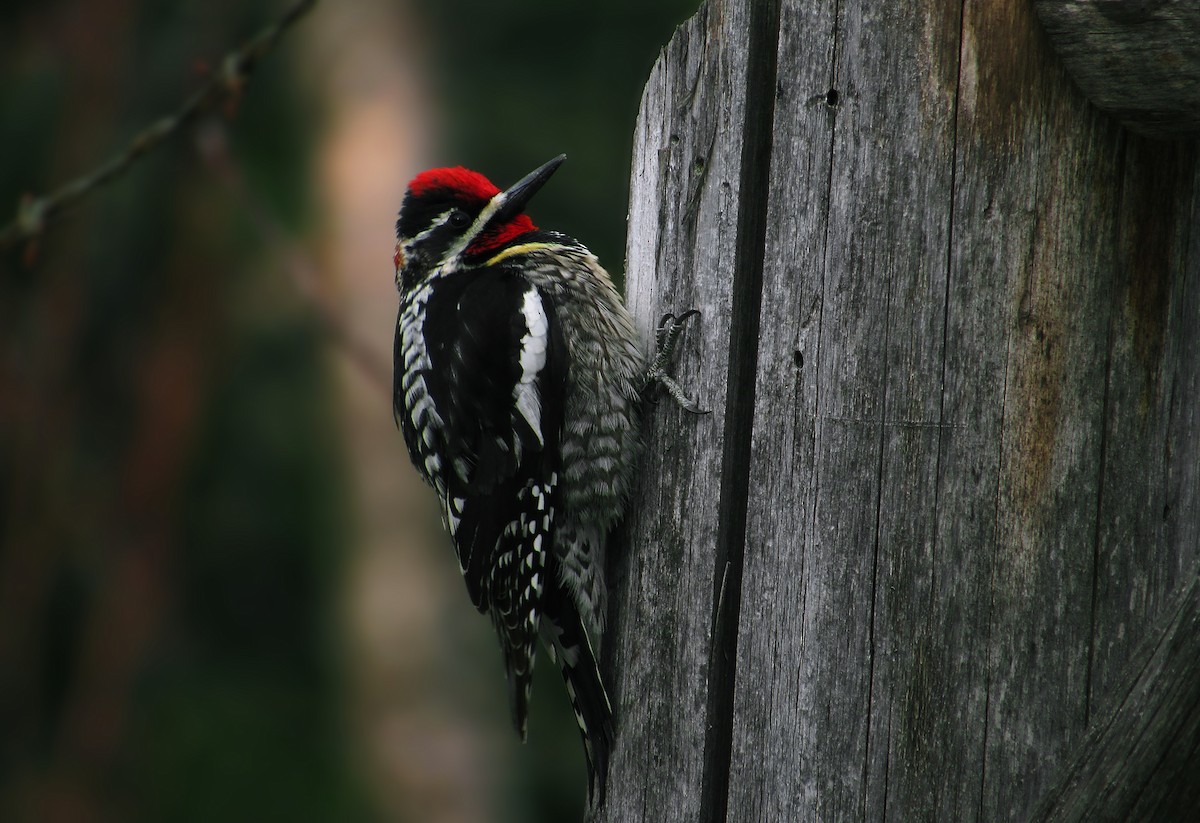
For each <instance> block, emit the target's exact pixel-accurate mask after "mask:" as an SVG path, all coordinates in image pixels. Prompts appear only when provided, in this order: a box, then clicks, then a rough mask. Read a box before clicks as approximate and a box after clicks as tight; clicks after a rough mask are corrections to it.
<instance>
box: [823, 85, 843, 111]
mask: <svg viewBox="0 0 1200 823" xmlns="http://www.w3.org/2000/svg"><path fill="white" fill-rule="evenodd" d="M840 99H841V95H839V94H838V90H837V89H830V90H829V91H827V92H825V105H827V106H829V107H830V108H833V107H834V106H836V105H837V104H838V100H840Z"/></svg>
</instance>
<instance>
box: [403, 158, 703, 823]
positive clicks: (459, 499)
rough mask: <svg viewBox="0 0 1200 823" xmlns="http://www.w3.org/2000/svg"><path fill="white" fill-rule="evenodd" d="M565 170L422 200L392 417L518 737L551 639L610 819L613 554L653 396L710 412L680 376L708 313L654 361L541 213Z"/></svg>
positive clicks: (592, 797)
mask: <svg viewBox="0 0 1200 823" xmlns="http://www.w3.org/2000/svg"><path fill="white" fill-rule="evenodd" d="M564 159H565V155H560V156H559V157H556V158H554V159H553V160H551V161H550V162H548V163H546V164H545V165H543V166H541V167H540V168H538V169H537V170H535V171H533V172H532V173H530V174H528V175H526V176H525V177H524V178H522V179H521V180H520V181H518V182H517V183H516V184H515V185H513V186H511V187H510V188H508V189H506V190H504V191H501V190H500V189H498V188H497V187H496V186H495V185H493V184H492V183H491V182H490V181H489V180H488V179H487V178H486V177H484V176H483V175H482V174H479V173H478V172H474V171H470V170H468V169H464V168H461V167H456V168H439V169H431V170H429V171H425V172H422V173H421V174H418V175H417V176H416V177H414V178H413V180H412V181H411V182H410V183H409V184H408V188H407V191H406V192H405V195H404V201H403V205H402V206H401V209H400V214H399V218H398V220H397V221H396V238H397V242H396V253H395V258H394V263H395V270H396V287H397V290H398V291H399V293H400V309H399V315H398V318H397V321H396V337H395V349H394V357H395V373H394V385H393V411H394V414H395V416H396V420H397V423H398V425H399V427H400V429H401V430H402V432H403V434H404V441H405V444H406V445H407V447H408V453H409V457H410V458H411V459H412V461H413V464H414V465H415V466H416V468H417V470H418V471H419V472H420V474H421V475H422V477H423V478H424V479H425V481H426V482H427V483H428V484H429V485H430V486H432V487H433V490H434V491H435V493H436V495H437V498H438V501H439V503H440V511H441V515H442V521H443V524H444V525H445V527H446V530H447V531H448V532H449V534H450V538H451V541H452V542H453V544H454V548H455V550H456V552H457V555H458V563H459V568H460V570H461V571H462V574H463V577H464V579H465V581H466V585H467V591H468V593H469V595H470V597H471V602H472V603H473V604H474V605H475V607H476V608H477V609H478V610H479V611H480V612H482V613H485V614H488V615H490V616H491V619H492V622H493V624H494V626H495V629H496V633H497V635H498V636H499V640H500V646H501V651H502V653H503V658H504V664H505V668H506V670H507V675H508V687H509V703H510V707H511V710H512V716H513V723H514V725H515V726H516V729H517V733H518V734H519V735H520V737H521V739H522V740H524V739H525V736H526V720H527V706H528V701H529V695H530V688H531V685H532V680H531V677H532V670H533V662H534V654H535V643H536V640H537V639H538V638H539V637H540V638H541V640H542V643H543V645H544V646H545V648H546V650H547V652H548V654H549V656H550V658H551V660H552V661H553V662H554V663H555V664H556V665H557V666H558V667H559V668H560V669H561V672H562V675H563V678H564V680H565V681H566V687H567V692H568V695H569V696H570V699H571V705H572V708H573V709H574V711H575V718H576V721H577V722H578V724H579V729H580V733H581V735H582V737H583V747H584V754H585V757H586V760H587V766H588V803H589V806H590V807H594V806H595V803H596V800H597V797H599V799H600V800H602V799H603V795H604V786H605V781H606V776H607V770H608V754H609V749H610V746H611V743H612V738H613V725H612V709H611V706H610V704H609V700H608V695H607V693H606V691H605V688H604V684H603V681H602V680H601V676H600V671H599V667H598V665H597V659H598V649H599V643H600V640H601V636H602V633H603V630H604V623H605V613H606V585H605V578H604V569H605V557H604V552H605V542H606V539H607V536H608V533H609V531H610V530H611V529H612V528H613V526H614V525H615V524H616V522H617V521H618V520H619V518H620V516H621V513H622V509H623V507H624V505H625V501H626V498H627V496H628V494H629V490H630V487H631V484H632V481H633V473H634V469H635V467H636V463H637V457H638V451H639V446H640V444H639V431H638V429H639V417H640V404H641V400H642V396H643V394H644V393H645V392H646V391H647V390H648V389H649V388H650V386H651V385H653V384H656V383H657V384H661V385H662V386H664V387H665V388H666V389H667V390H668V392H669V393H670V394H671V396H672V397H674V398H675V399H676V401H678V402H679V403H681V404H682V405H683V406H684V407H685V408H687V409H688V410H690V411H693V412H699V411H700V410H699V408H698V407H697V406H696V404H695V403H693V402H692V401H690V400H688V398H687V397H686V396H685V395H684V393H683V391H682V390H681V389H680V387H679V386H678V384H677V383H675V381H674V380H673V379H672V378H671V377H670V376H669V374H668V373H667V371H666V367H667V365H668V364H669V362H670V359H671V356H672V352H673V350H674V348H675V345H676V341H677V338H678V335H679V334H680V332H681V331H682V329H683V327H684V325H685V324H686V322H687V320H688V319H689V318H690V317H691V316H693V315H695V314H696V312H694V311H692V312H687V313H686V314H684V315H682V316H681V317H678V318H677V317H675V316H674V315H667V316H666V317H665V318H663V322H662V324H661V325H660V327H659V329H658V333H657V335H656V347H657V350H656V352H655V353H654V355H653V357H652V358H649V360H648V359H647V357H646V356H645V355H644V353H643V347H642V344H641V341H640V340H639V335H638V334H637V332H636V330H635V328H634V323H633V319H632V318H631V317H630V315H629V312H628V311H627V310H626V308H625V306H624V304H623V303H622V300H621V297H620V295H619V294H618V292H617V290H616V288H615V287H614V286H613V283H612V280H611V279H610V278H609V275H608V274H607V272H605V270H604V269H603V268H602V267H601V266H600V264H599V262H598V261H597V259H596V257H595V256H594V255H593V254H592V253H591V252H590V251H588V249H587V248H586V247H584V246H583V244H581V243H580V242H579V241H577V240H575V239H574V238H571V237H568V236H566V235H564V234H560V233H558V232H553V231H545V230H542V229H539V228H537V227H536V226H535V225H534V224H533V221H532V220H531V219H530V218H529V217H528V216H527V215H526V214H525V213H524V210H525V206H526V204H527V203H528V202H529V200H530V198H532V197H533V195H534V194H535V193H536V192H537V191H538V190H539V189H540V188H541V187H542V186H543V185H544V184H545V183H546V181H547V180H548V179H549V178H550V176H551V175H552V174H553V173H554V172H555V170H556V169H557V168H558V167H559V165H560V164H561V163H562V161H563V160H564Z"/></svg>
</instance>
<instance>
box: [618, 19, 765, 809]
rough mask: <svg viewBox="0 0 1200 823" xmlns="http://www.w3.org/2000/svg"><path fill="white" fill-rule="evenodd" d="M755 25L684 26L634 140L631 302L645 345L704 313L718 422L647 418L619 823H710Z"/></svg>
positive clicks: (687, 375) (701, 357)
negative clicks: (677, 322)
mask: <svg viewBox="0 0 1200 823" xmlns="http://www.w3.org/2000/svg"><path fill="white" fill-rule="evenodd" d="M748 29H749V20H748V10H747V8H746V7H745V5H743V4H734V5H732V6H722V5H720V4H714V5H710V6H708V7H706V8H705V9H703V10H701V12H700V13H699V14H698V15H697V16H696V17H694V18H692V19H691V20H690V21H689V22H688V23H687V24H686V25H684V26H683V27H681V28H680V29H679V30H678V31H677V32H676V34H675V36H674V38H672V40H671V43H670V44H669V45H668V46H667V48H666V49H665V50H664V52H663V54H662V56H661V57H660V58H659V61H658V63H657V65H656V66H655V68H654V71H653V73H652V74H651V76H650V80H649V82H648V83H647V86H646V91H645V95H644V97H643V100H642V106H641V112H640V114H639V116H638V126H637V131H636V134H635V138H634V139H635V146H636V148H635V160H634V168H633V179H632V196H631V202H632V206H631V209H630V215H629V225H630V231H629V249H628V257H627V260H626V271H627V274H626V278H627V292H628V304H629V307H630V309H631V311H632V312H633V313H634V315H635V317H636V318H637V319H638V322H639V325H640V327H641V331H642V333H643V335H644V337H645V338H646V339H647V340H648V341H649V340H653V329H654V328H655V327H656V326H657V323H658V320H659V318H660V317H661V316H662V315H663V314H664V313H666V312H675V313H676V314H679V313H681V312H683V311H685V310H687V309H691V308H695V309H699V310H700V311H701V312H702V313H703V318H702V320H701V321H700V322H698V323H693V324H692V325H691V326H690V327H689V328H688V331H687V333H686V334H685V336H684V337H683V345H682V347H681V356H680V358H679V361H678V364H677V367H676V373H677V374H678V375H680V377H681V380H682V382H683V384H684V385H685V386H687V387H688V390H689V391H691V392H693V393H694V394H695V395H696V396H698V397H699V398H700V399H701V402H702V404H703V405H704V406H705V408H708V409H711V410H712V413H711V414H709V415H704V416H701V417H697V416H693V415H688V414H686V413H685V412H683V411H682V410H681V409H679V408H678V407H677V406H675V405H674V404H672V403H670V402H663V403H661V404H659V405H658V406H656V407H653V408H652V409H651V412H652V413H651V414H649V415H648V420H647V423H648V426H647V430H646V435H645V436H646V441H647V442H648V443H650V444H653V445H652V447H650V448H647V450H646V454H645V458H644V462H643V467H642V468H643V475H644V476H646V477H651V478H654V482H653V483H645V484H643V487H642V489H641V490H640V494H641V496H640V497H639V498H638V505H636V506H635V508H634V511H633V512H632V513H631V515H630V517H629V518H628V519H627V522H626V523H625V525H624V527H623V529H622V531H621V533H620V534H618V535H617V537H616V539H615V540H614V544H615V545H617V546H620V547H622V548H620V549H617V550H614V552H613V554H614V555H616V558H615V559H616V564H615V565H616V570H617V573H616V575H615V579H613V582H612V595H613V596H612V600H613V601H614V604H619V607H618V608H614V609H613V618H612V624H611V627H610V629H609V632H608V639H607V640H606V642H605V649H604V652H605V654H604V657H605V660H606V662H607V664H608V665H607V666H606V668H607V672H608V675H607V679H608V682H609V683H610V686H611V690H612V694H611V696H612V699H613V702H614V710H615V712H616V715H617V723H618V724H619V726H620V728H621V731H620V734H619V735H618V736H617V739H616V746H615V749H614V752H613V758H612V764H611V767H610V775H609V791H608V795H609V799H608V804H607V807H606V809H605V810H604V819H606V820H610V821H626V820H655V821H665V820H700V819H702V816H701V809H702V797H701V787H702V783H703V776H704V771H705V746H706V736H707V723H706V715H707V700H708V694H709V692H708V689H707V684H708V680H709V677H710V668H711V667H710V652H711V640H710V636H711V628H712V610H713V608H714V607H713V593H714V587H716V586H719V584H720V581H719V579H718V580H714V575H715V569H716V565H717V541H718V531H719V529H720V523H719V510H720V489H721V484H722V470H723V461H722V449H721V443H722V434H723V431H724V430H725V428H726V426H727V421H726V415H725V403H726V390H727V386H728V382H729V380H728V362H727V361H728V352H729V346H730V335H731V317H732V313H733V277H732V274H731V273H732V272H733V270H734V255H735V250H736V242H737V234H736V222H737V216H738V197H739V191H740V159H739V158H740V156H741V151H742V129H741V124H742V122H743V120H744V118H745V103H744V100H745V93H744V91H745V85H746V57H747V40H748V35H747V32H748ZM631 535H632V536H631ZM613 661H618V664H617V665H615V666H614V665H613Z"/></svg>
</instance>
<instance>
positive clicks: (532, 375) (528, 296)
mask: <svg viewBox="0 0 1200 823" xmlns="http://www.w3.org/2000/svg"><path fill="white" fill-rule="evenodd" d="M521 314H523V315H524V316H525V329H526V331H525V335H524V336H523V337H522V338H521V379H520V380H518V381H517V384H516V385H515V386H513V399H514V400H515V401H516V403H517V411H519V412H520V413H521V416H522V417H524V418H525V422H527V423H528V424H529V427H530V428H531V429H533V433H534V434H535V435H536V436H537V439H538V443H541V444H542V445H545V442H546V441H545V439H544V438H543V437H542V400H541V396H540V395H539V394H538V389H537V385H536V383H535V382H534V381H535V380H537V376H538V374H539V373H540V372H541V370H542V368H543V367H544V366H545V365H546V346H547V344H548V338H549V332H550V324H549V323H548V322H547V320H546V310H545V309H544V308H543V307H542V297H541V295H540V294H539V293H538V290H537V288H536V287H533V286H531V287H530V288H529V291H527V292H525V297H524V300H523V301H522V302H521Z"/></svg>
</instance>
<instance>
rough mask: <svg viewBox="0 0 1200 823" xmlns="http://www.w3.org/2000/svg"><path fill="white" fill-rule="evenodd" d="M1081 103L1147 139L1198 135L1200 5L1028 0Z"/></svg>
mask: <svg viewBox="0 0 1200 823" xmlns="http://www.w3.org/2000/svg"><path fill="white" fill-rule="evenodd" d="M1033 5H1034V6H1035V7H1036V9H1037V12H1038V16H1039V17H1041V20H1042V24H1043V25H1044V26H1045V27H1046V31H1047V32H1048V33H1049V34H1050V39H1051V40H1052V41H1053V43H1054V48H1055V50H1056V51H1057V52H1058V54H1059V56H1060V57H1061V58H1062V60H1063V62H1064V63H1065V64H1066V66H1067V68H1068V69H1069V70H1070V72H1071V75H1072V76H1073V77H1074V78H1075V81H1076V82H1077V83H1078V84H1079V87H1080V89H1082V90H1083V92H1084V94H1085V95H1087V97H1088V99H1089V100H1091V101H1092V102H1093V103H1095V104H1096V105H1097V106H1099V107H1100V109H1101V110H1103V111H1106V112H1108V113H1109V114H1112V115H1113V116H1114V117H1117V118H1118V119H1120V120H1121V122H1122V123H1124V124H1125V125H1126V126H1128V127H1129V128H1130V129H1132V130H1134V131H1136V132H1138V133H1140V134H1144V135H1149V136H1153V137H1177V136H1181V135H1186V134H1191V135H1193V136H1195V135H1196V134H1197V133H1198V132H1200V6H1197V5H1196V3H1194V2H1190V0H1034V4H1033Z"/></svg>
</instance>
